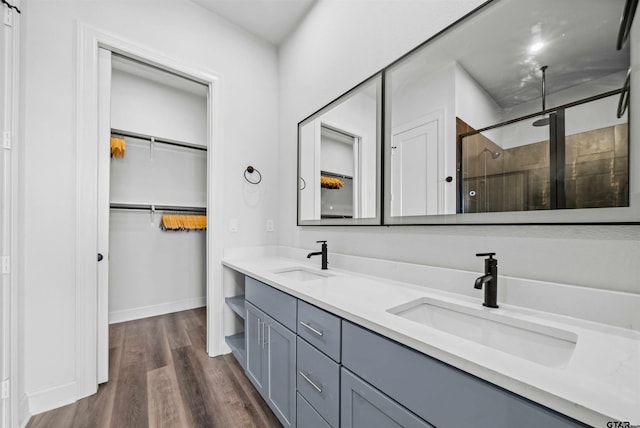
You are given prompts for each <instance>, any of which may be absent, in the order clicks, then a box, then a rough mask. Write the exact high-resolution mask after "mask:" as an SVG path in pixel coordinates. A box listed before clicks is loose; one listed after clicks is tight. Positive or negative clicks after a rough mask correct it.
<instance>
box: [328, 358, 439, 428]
mask: <svg viewBox="0 0 640 428" xmlns="http://www.w3.org/2000/svg"><path fill="white" fill-rule="evenodd" d="M340 395H341V397H342V403H341V409H342V420H341V427H342V428H370V427H385V428H433V426H431V425H429V424H428V423H426V422H425V421H423V420H422V419H420V418H418V417H416V415H414V414H413V413H411V412H410V411H409V410H407V409H405V408H404V407H402V406H400V405H399V404H398V403H396V402H395V401H393V400H391V399H390V398H389V397H387V396H386V395H384V394H383V393H381V392H380V391H378V390H377V389H375V388H373V387H372V386H371V385H369V384H367V383H366V382H364V381H363V380H362V379H360V378H358V377H357V376H355V375H354V374H353V373H351V372H350V371H349V370H346V369H344V368H343V369H342V382H341V392H340Z"/></svg>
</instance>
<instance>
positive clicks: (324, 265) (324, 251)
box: [307, 241, 329, 270]
mask: <svg viewBox="0 0 640 428" xmlns="http://www.w3.org/2000/svg"><path fill="white" fill-rule="evenodd" d="M316 242H317V243H318V244H320V243H321V244H322V251H316V252H315V253H309V254H307V258H308V259H310V258H311V256H322V269H324V270H326V269H327V265H328V264H329V262H328V261H327V241H316Z"/></svg>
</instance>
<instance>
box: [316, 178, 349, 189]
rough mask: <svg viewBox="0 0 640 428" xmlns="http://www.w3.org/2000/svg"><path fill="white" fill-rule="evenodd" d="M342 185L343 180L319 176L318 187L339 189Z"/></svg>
mask: <svg viewBox="0 0 640 428" xmlns="http://www.w3.org/2000/svg"><path fill="white" fill-rule="evenodd" d="M342 186H344V181H342V180H338V179H337V178H333V177H326V176H324V175H321V176H320V187H324V188H325V189H339V188H341V187H342Z"/></svg>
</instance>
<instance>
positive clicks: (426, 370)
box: [342, 321, 587, 428]
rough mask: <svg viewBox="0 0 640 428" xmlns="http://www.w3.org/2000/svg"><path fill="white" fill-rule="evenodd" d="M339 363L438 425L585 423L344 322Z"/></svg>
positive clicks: (559, 426) (558, 426) (555, 426)
mask: <svg viewBox="0 0 640 428" xmlns="http://www.w3.org/2000/svg"><path fill="white" fill-rule="evenodd" d="M342 363H343V365H344V367H346V368H348V369H349V370H350V371H352V372H353V373H355V374H357V375H358V377H360V378H362V379H363V380H365V381H366V382H367V383H369V384H371V385H373V386H374V387H375V388H376V389H378V390H380V391H381V392H383V393H384V394H385V395H387V396H389V397H390V398H392V399H393V400H395V401H396V402H398V403H400V404H401V405H402V406H404V407H406V408H407V409H409V410H410V411H411V412H413V413H415V414H416V415H417V416H419V417H421V418H422V419H424V420H426V421H428V422H429V423H432V424H434V425H435V426H437V427H438V428H478V427H491V428H513V427H518V428H540V427H545V428H576V427H587V425H584V424H582V423H580V422H578V421H576V420H573V419H571V418H568V417H566V416H564V415H561V414H559V413H557V412H554V411H553V410H550V409H548V408H546V407H543V406H541V405H539V404H536V403H534V402H532V401H529V400H527V399H525V398H522V397H520V396H518V395H516V394H513V393H511V392H508V391H505V390H504V389H502V388H499V387H497V386H495V385H493V384H490V383H488V382H486V381H484V380H482V379H479V378H477V377H475V376H472V375H469V374H467V373H465V372H463V371H462V370H459V369H456V368H454V367H451V366H449V365H447V364H445V363H442V362H440V361H438V360H436V359H434V358H431V357H429V356H427V355H425V354H422V353H420V352H417V351H415V350H413V349H410V348H407V347H405V346H403V345H401V344H399V343H397V342H394V341H392V340H390V339H387V338H385V337H383V336H380V335H378V334H376V333H373V332H371V331H369V330H366V329H364V328H362V327H360V326H357V325H355V324H352V323H350V322H347V321H343V323H342ZM342 382H344V376H343V378H342ZM343 394H344V393H343ZM342 403H343V406H344V403H345V401H344V399H343V402H342ZM352 407H353V406H352ZM343 412H344V407H343ZM343 421H344V419H343ZM347 426H348V425H347ZM344 427H345V425H343V428H344Z"/></svg>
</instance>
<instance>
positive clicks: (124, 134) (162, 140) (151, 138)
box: [111, 128, 207, 152]
mask: <svg viewBox="0 0 640 428" xmlns="http://www.w3.org/2000/svg"><path fill="white" fill-rule="evenodd" d="M111 135H113V136H117V137H130V138H138V139H140V140H147V141H153V142H154V143H161V144H169V145H172V146H178V147H184V148H187V149H195V150H202V151H205V152H206V151H207V147H205V146H201V145H199V144H193V143H186V142H184V141H177V140H171V139H169V138H156V137H154V136H152V135H146V134H139V133H137V132H130V131H124V130H122V129H115V128H111Z"/></svg>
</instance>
